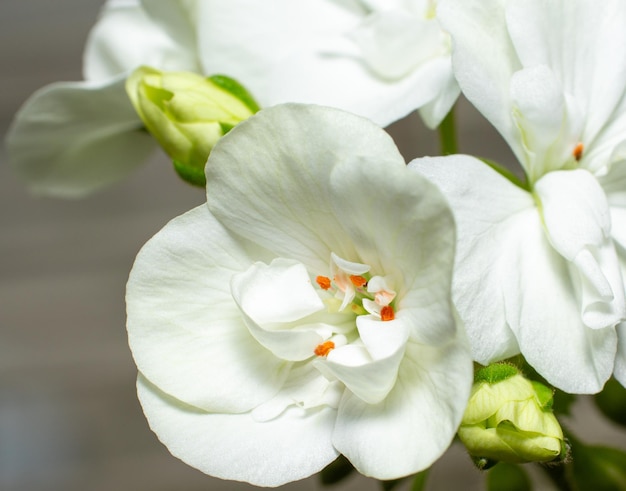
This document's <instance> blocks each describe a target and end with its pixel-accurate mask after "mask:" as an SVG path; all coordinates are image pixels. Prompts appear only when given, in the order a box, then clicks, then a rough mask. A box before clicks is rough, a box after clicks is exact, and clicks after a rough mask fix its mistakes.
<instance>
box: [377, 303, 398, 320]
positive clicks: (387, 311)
mask: <svg viewBox="0 0 626 491" xmlns="http://www.w3.org/2000/svg"><path fill="white" fill-rule="evenodd" d="M380 318H381V319H382V320H384V321H392V320H394V319H395V318H396V314H395V313H394V311H393V307H392V306H391V305H385V306H384V307H383V308H382V309H380Z"/></svg>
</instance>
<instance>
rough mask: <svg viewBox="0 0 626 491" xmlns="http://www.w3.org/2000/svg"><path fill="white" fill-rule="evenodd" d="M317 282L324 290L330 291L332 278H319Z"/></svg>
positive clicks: (316, 279)
mask: <svg viewBox="0 0 626 491" xmlns="http://www.w3.org/2000/svg"><path fill="white" fill-rule="evenodd" d="M315 281H316V282H317V284H318V285H319V286H320V288H321V289H322V290H329V289H330V278H328V277H326V276H318V277H317V278H315Z"/></svg>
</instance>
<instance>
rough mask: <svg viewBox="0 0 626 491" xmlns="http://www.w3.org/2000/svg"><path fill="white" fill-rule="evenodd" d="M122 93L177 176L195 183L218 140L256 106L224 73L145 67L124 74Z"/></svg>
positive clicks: (199, 181) (200, 178) (201, 177)
mask: <svg viewBox="0 0 626 491" xmlns="http://www.w3.org/2000/svg"><path fill="white" fill-rule="evenodd" d="M126 92H127V93H128V96H129V97H130V100H131V102H132V104H133V106H134V107H135V110H136V111H137V113H138V114H139V117H140V118H141V120H142V121H143V122H144V124H145V126H146V128H147V129H148V131H149V132H150V133H152V135H153V136H154V137H155V138H156V139H157V141H158V142H159V144H160V145H161V147H162V148H163V150H165V152H166V153H167V154H168V155H169V156H170V157H171V158H172V160H173V161H174V167H175V169H176V171H177V172H178V173H179V175H180V176H181V177H182V178H183V179H185V180H186V181H188V182H191V183H192V184H196V185H199V186H204V184H205V178H204V165H205V163H206V161H207V158H208V156H209V153H210V152H211V149H212V148H213V147H214V146H215V144H216V143H217V141H218V140H219V139H220V138H221V137H222V136H223V135H224V134H226V133H227V132H228V131H229V130H230V129H231V128H233V127H234V126H235V125H236V124H238V123H240V122H241V121H243V120H245V119H247V118H249V117H250V116H252V114H254V113H255V112H257V111H258V109H259V108H258V106H257V104H256V102H255V101H254V99H253V98H252V96H250V94H249V93H248V92H247V91H246V89H245V88H243V87H242V86H241V85H240V84H239V83H238V82H236V81H235V80H233V79H231V78H228V77H225V76H223V75H216V76H213V77H208V78H206V77H203V76H201V75H198V74H196V73H188V72H161V71H159V70H156V69H154V68H150V67H145V66H144V67H140V68H138V69H137V70H135V71H134V72H133V73H132V74H131V75H130V77H128V80H127V81H126Z"/></svg>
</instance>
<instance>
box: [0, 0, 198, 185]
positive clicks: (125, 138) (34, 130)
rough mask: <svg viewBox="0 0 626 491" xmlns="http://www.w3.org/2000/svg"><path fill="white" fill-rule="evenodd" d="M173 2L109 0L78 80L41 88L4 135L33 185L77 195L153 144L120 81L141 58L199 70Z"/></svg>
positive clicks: (137, 161) (139, 158)
mask: <svg viewBox="0 0 626 491" xmlns="http://www.w3.org/2000/svg"><path fill="white" fill-rule="evenodd" d="M192 33H193V31H192V29H191V26H190V23H189V21H188V20H187V17H186V11H184V10H183V9H182V7H181V6H180V5H179V3H178V2H174V1H167V2H163V1H158V2H154V1H152V2H150V1H147V2H145V3H140V2H139V1H138V0H137V1H133V0H109V1H108V2H107V3H106V5H105V7H104V9H103V11H102V13H101V17H100V19H99V21H98V23H97V24H96V25H95V27H94V28H93V29H92V31H91V33H90V34H89V38H88V40H87V45H86V48H85V53H84V67H83V68H84V76H85V81H82V82H58V83H54V84H51V85H48V86H46V87H43V88H42V89H40V90H39V91H37V92H36V93H35V94H33V95H32V96H31V98H30V99H29V100H28V101H26V103H25V104H24V106H23V107H22V108H21V109H20V111H19V112H18V113H17V115H16V117H15V119H14V121H13V124H12V126H11V128H10V130H9V133H8V134H7V141H6V145H7V152H8V156H9V161H10V163H11V164H12V166H13V168H14V170H15V171H16V172H17V174H18V175H20V177H22V178H23V180H24V181H25V182H26V183H27V185H28V186H29V188H30V189H31V191H33V192H35V193H37V194H45V195H52V196H62V197H80V196H83V195H86V194H89V193H90V192H93V191H94V190H96V189H99V188H101V187H103V186H106V185H108V184H111V183H112V182H115V181H117V180H119V179H122V178H123V177H125V176H127V175H128V174H129V173H130V172H132V171H133V170H134V169H136V168H137V167H138V166H139V165H141V164H142V163H143V162H144V161H145V160H146V159H147V158H148V156H149V155H150V153H151V152H152V151H153V150H154V149H155V148H156V141H155V140H154V139H153V138H152V137H151V136H150V135H149V134H148V133H147V132H146V131H145V130H144V129H143V123H142V122H141V120H140V119H139V116H137V114H136V112H135V110H134V109H133V107H132V105H131V103H130V101H129V99H128V96H127V95H126V91H125V89H124V84H125V82H126V77H127V76H128V75H129V74H130V72H131V71H132V70H133V69H135V68H136V67H138V66H140V65H143V64H145V65H151V66H154V67H158V68H160V69H162V70H186V71H194V72H197V71H199V65H198V63H197V57H196V52H195V45H194V44H193V40H194V36H193V34H192Z"/></svg>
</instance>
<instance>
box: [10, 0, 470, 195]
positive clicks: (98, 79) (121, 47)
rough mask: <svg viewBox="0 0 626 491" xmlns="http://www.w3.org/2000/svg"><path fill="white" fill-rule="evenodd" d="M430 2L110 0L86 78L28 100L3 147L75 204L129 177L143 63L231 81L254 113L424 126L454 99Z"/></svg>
mask: <svg viewBox="0 0 626 491" xmlns="http://www.w3.org/2000/svg"><path fill="white" fill-rule="evenodd" d="M434 11H435V8H434V3H433V0H411V1H408V2H402V1H400V0H396V1H394V2H387V1H386V2H374V1H362V2H359V3H358V5H356V6H355V5H352V2H335V1H328V0H315V1H311V2H305V3H298V4H295V3H294V2H291V1H290V0H272V1H263V2H258V1H240V0H237V1H235V0H229V1H228V2H224V1H217V0H203V1H201V2H199V1H197V0H190V1H186V2H182V1H180V0H161V1H150V0H109V1H108V2H107V3H106V5H105V7H104V9H103V11H102V15H101V18H100V20H99V21H98V23H97V24H96V25H95V27H94V28H93V30H92V31H91V33H90V36H89V39H88V41H87V46H86V50H85V57H84V72H85V79H86V80H85V81H83V82H61V83H56V84H52V85H49V86H47V87H44V88H43V89H41V90H39V91H38V92H36V93H35V94H34V95H33V96H32V97H31V98H30V99H29V100H28V101H27V102H26V103H25V104H24V106H23V107H22V109H21V110H20V112H19V113H18V114H17V116H16V118H15V120H14V122H13V125H12V128H11V129H10V131H9V134H8V138H7V148H8V152H9V157H10V160H11V162H12V164H13V166H14V168H15V170H16V172H17V173H18V174H20V175H21V176H22V177H23V178H24V180H25V181H26V182H27V184H28V185H29V186H30V188H31V189H32V191H34V192H36V193H39V194H48V195H56V196H65V197H72V196H82V195H85V194H88V193H90V192H92V191H93V190H96V189H98V188H101V187H103V186H105V185H107V184H110V183H111V182H114V181H116V180H119V179H121V178H122V177H124V176H126V175H127V174H128V173H130V172H131V171H132V170H134V169H135V168H136V167H137V166H138V165H140V164H141V163H142V162H143V161H145V159H146V158H147V156H148V155H149V153H150V152H151V150H152V149H153V148H154V146H155V143H154V141H153V139H152V138H151V137H150V136H149V135H148V134H147V132H145V131H144V130H143V129H142V128H143V125H142V123H141V121H140V119H139V117H138V116H137V115H136V113H135V111H134V110H133V108H132V105H131V104H130V102H129V101H128V97H127V95H126V93H125V91H124V82H125V80H126V78H127V77H128V75H129V74H130V73H131V72H132V71H133V70H134V69H135V68H137V67H139V66H141V65H147V66H151V67H153V68H156V69H160V70H164V71H191V72H195V73H200V74H205V75H214V74H216V73H222V74H225V75H228V76H234V77H235V78H237V79H238V81H239V82H241V83H242V84H243V85H244V86H246V87H248V88H249V89H251V92H252V94H253V95H254V96H255V98H256V99H257V100H258V101H259V102H260V104H261V106H270V105H274V104H276V103H280V102H314V103H320V104H324V105H330V106H335V107H339V108H343V109H346V110H351V111H353V112H355V113H357V114H360V115H363V116H366V117H369V118H370V119H374V120H376V122H378V123H381V124H385V125H386V124H389V123H391V122H393V121H395V120H397V119H400V118H401V117H403V116H405V115H406V114H408V113H409V112H411V111H413V110H414V109H416V108H420V107H421V108H422V116H423V117H424V119H425V121H426V122H427V123H428V124H430V125H431V126H436V125H437V124H439V122H440V121H441V119H442V118H443V117H444V116H445V115H446V113H447V112H448V110H449V109H450V107H451V106H452V104H453V103H454V101H455V100H456V98H457V96H458V93H459V88H458V85H457V84H456V82H455V80H454V77H453V75H452V68H451V63H450V55H449V51H450V50H449V39H448V37H447V35H445V34H444V33H443V32H442V31H441V29H440V28H439V24H438V22H437V20H436V19H435V18H434Z"/></svg>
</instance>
